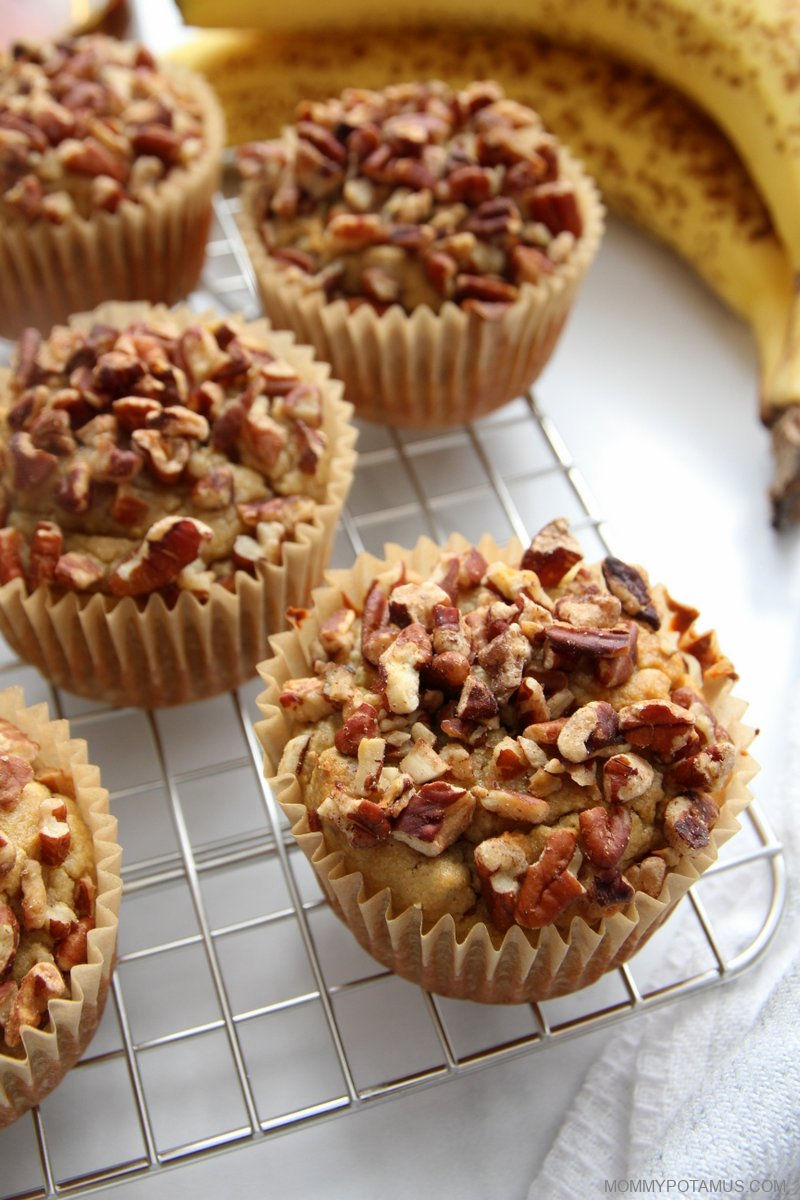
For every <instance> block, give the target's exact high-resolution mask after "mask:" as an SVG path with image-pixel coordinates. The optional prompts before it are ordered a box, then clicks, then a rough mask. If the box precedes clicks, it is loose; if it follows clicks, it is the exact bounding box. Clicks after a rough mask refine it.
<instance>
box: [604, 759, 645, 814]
mask: <svg viewBox="0 0 800 1200" xmlns="http://www.w3.org/2000/svg"><path fill="white" fill-rule="evenodd" d="M654 778H655V771H654V770H653V768H652V767H651V766H650V763H649V762H647V760H646V759H644V758H641V757H640V756H639V755H638V754H615V755H613V756H612V757H611V758H607V759H606V761H605V762H604V763H603V794H604V795H605V798H606V800H608V802H609V803H610V804H629V803H630V802H631V801H632V800H638V798H639V796H643V795H644V793H645V792H646V791H647V790H648V788H650V787H651V786H652V783H653V780H654Z"/></svg>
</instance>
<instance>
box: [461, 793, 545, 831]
mask: <svg viewBox="0 0 800 1200" xmlns="http://www.w3.org/2000/svg"><path fill="white" fill-rule="evenodd" d="M475 790H476V794H477V797H478V803H479V804H480V806H481V808H485V809H486V811H487V812H491V813H497V815H498V816H499V817H504V818H505V819H506V820H507V821H524V822H525V823H526V824H528V825H539V824H541V822H542V821H546V820H547V818H548V816H549V815H550V805H549V804H548V803H547V801H546V800H543V799H542V798H541V797H540V796H529V795H528V794H527V793H526V792H514V791H511V790H509V789H508V788H488V789H487V788H481V790H480V792H478V789H475Z"/></svg>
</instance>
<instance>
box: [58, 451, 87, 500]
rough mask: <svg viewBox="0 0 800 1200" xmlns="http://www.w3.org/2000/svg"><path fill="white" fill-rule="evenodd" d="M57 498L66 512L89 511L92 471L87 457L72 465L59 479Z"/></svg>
mask: <svg viewBox="0 0 800 1200" xmlns="http://www.w3.org/2000/svg"><path fill="white" fill-rule="evenodd" d="M55 498H56V503H57V504H58V505H59V506H60V507H61V508H63V509H64V510H65V512H71V513H84V512H88V510H89V508H90V506H91V503H92V472H91V471H90V469H89V464H88V462H86V460H85V459H81V460H79V461H78V462H76V463H75V464H74V465H73V466H71V467H70V468H69V470H68V471H67V473H66V474H65V475H64V477H63V478H62V479H60V480H59V482H58V486H57V487H56V491H55Z"/></svg>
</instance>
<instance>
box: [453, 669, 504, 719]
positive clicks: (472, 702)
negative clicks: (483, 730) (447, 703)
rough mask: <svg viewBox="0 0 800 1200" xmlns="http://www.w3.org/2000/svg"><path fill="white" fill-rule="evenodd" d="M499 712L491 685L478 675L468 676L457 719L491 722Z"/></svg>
mask: <svg viewBox="0 0 800 1200" xmlns="http://www.w3.org/2000/svg"><path fill="white" fill-rule="evenodd" d="M497 711H498V707H497V699H496V698H495V695H494V693H493V692H492V690H491V688H490V687H489V685H488V684H487V683H485V682H484V680H483V679H480V678H479V677H478V676H477V675H474V674H470V675H468V676H467V678H466V679H465V680H464V686H463V688H462V689H461V695H460V696H459V699H458V704H457V705H456V717H458V718H460V719H461V720H464V721H491V719H492V718H493V717H496V716H497Z"/></svg>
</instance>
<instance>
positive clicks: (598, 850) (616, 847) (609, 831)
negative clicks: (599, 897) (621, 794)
mask: <svg viewBox="0 0 800 1200" xmlns="http://www.w3.org/2000/svg"><path fill="white" fill-rule="evenodd" d="M578 820H579V822H580V831H581V834H580V843H581V848H582V849H583V850H584V852H585V854H586V857H587V858H588V859H589V861H590V862H592V863H594V865H595V866H596V867H602V868H603V869H608V868H609V867H614V866H616V865H617V863H618V862H619V860H620V859H621V858H622V855H623V854H624V853H625V849H626V847H627V845H628V840H629V838H630V836H631V824H632V821H631V813H630V809H629V808H626V807H625V806H624V805H622V804H614V805H612V806H611V807H610V808H607V809H606V808H603V806H602V805H598V806H597V807H596V808H588V809H584V811H583V812H582V813H580V814H579V817H578Z"/></svg>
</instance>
